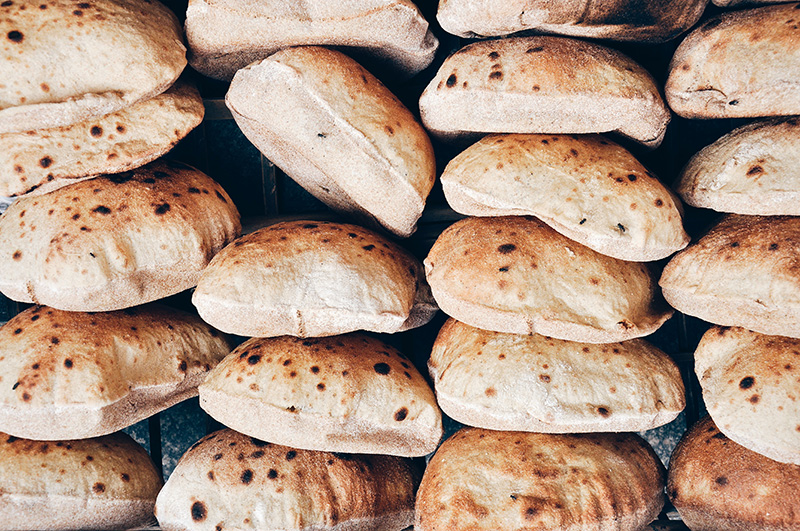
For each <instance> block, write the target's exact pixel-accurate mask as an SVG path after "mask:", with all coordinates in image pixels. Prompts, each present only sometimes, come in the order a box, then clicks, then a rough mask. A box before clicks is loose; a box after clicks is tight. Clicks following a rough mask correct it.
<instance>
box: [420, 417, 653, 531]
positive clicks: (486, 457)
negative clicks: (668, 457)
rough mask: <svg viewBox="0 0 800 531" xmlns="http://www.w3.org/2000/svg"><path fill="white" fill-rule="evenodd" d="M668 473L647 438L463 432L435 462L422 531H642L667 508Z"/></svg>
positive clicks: (423, 500) (424, 494) (424, 492)
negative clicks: (554, 530)
mask: <svg viewBox="0 0 800 531" xmlns="http://www.w3.org/2000/svg"><path fill="white" fill-rule="evenodd" d="M664 475H665V471H664V466H663V465H662V464H661V461H659V460H658V457H657V456H656V455H655V453H653V450H652V449H651V448H650V447H649V446H648V445H647V443H646V442H644V441H643V440H642V439H641V438H640V437H638V436H636V435H634V434H629V433H624V434H622V433H620V434H581V435H552V434H539V433H522V432H502V431H489V430H480V429H475V428H465V429H462V430H461V431H459V432H458V433H456V434H455V435H453V436H452V437H451V438H450V439H448V440H447V441H446V442H445V443H444V444H442V446H441V447H440V448H439V450H438V451H437V452H436V454H435V455H434V456H433V458H432V459H431V461H430V463H429V464H428V467H427V468H426V470H425V475H424V476H423V478H422V483H421V485H420V488H419V492H418V493H417V504H416V521H415V524H414V529H415V530H416V531H462V530H463V531H466V530H470V531H482V530H486V531H489V530H491V531H495V530H498V529H518V530H526V531H534V530H541V531H545V530H552V529H559V530H563V531H589V530H591V531H640V530H642V529H644V528H645V527H646V526H647V524H648V523H650V522H651V521H653V520H654V519H655V518H656V517H657V516H658V513H659V511H660V510H661V507H662V505H663V504H664V494H663V489H664Z"/></svg>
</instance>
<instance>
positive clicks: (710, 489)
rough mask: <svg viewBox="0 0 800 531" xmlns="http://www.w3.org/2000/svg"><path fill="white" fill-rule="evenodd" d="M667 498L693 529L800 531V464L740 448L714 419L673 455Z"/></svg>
mask: <svg viewBox="0 0 800 531" xmlns="http://www.w3.org/2000/svg"><path fill="white" fill-rule="evenodd" d="M667 494H668V496H669V499H670V501H671V502H672V504H673V505H674V506H675V508H676V509H678V513H680V515H681V519H682V520H683V521H684V523H685V524H686V525H687V526H688V527H689V529H691V530H692V531H749V530H752V529H759V530H761V531H797V530H798V529H800V511H798V510H797V504H798V500H800V466H797V465H790V464H786V463H779V462H777V461H773V460H772V459H768V458H766V457H764V456H763V455H759V454H757V453H755V452H752V451H750V450H748V449H747V448H745V447H744V446H740V445H738V444H736V443H735V442H733V441H731V440H730V439H728V438H727V437H725V435H724V434H722V432H720V431H719V429H718V428H717V427H716V426H715V425H714V422H713V421H712V420H711V417H706V418H704V419H703V420H701V421H700V422H698V423H696V424H695V425H694V426H693V427H692V428H691V429H690V430H689V431H688V432H686V434H685V435H684V436H683V438H682V439H681V442H680V443H679V444H678V446H677V448H675V451H674V452H673V453H672V458H671V459H670V464H669V477H668V479H667Z"/></svg>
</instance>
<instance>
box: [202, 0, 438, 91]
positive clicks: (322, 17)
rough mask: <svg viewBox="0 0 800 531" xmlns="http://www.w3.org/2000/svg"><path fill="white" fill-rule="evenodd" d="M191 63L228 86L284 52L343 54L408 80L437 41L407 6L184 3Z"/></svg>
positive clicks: (268, 0) (397, 2) (354, 0)
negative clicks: (320, 48) (372, 61)
mask: <svg viewBox="0 0 800 531" xmlns="http://www.w3.org/2000/svg"><path fill="white" fill-rule="evenodd" d="M186 40H187V41H188V43H189V63H190V64H191V65H192V67H194V68H195V69H196V70H197V71H199V72H201V73H203V74H205V75H207V76H210V77H213V78H216V79H223V80H230V79H231V78H232V77H233V75H234V74H235V73H236V71H237V70H239V69H241V68H244V67H246V66H247V65H249V64H250V63H252V62H255V61H259V60H261V59H264V58H265V57H267V56H269V55H271V54H273V53H275V52H277V51H278V50H280V49H282V48H289V47H292V46H308V45H325V46H344V47H347V48H349V49H350V52H351V53H352V52H355V53H362V54H364V55H366V56H372V57H376V58H378V59H380V60H382V61H383V62H386V63H388V64H389V65H390V66H392V67H393V70H395V71H399V72H400V73H401V74H403V75H406V76H411V75H414V74H416V73H418V72H419V71H421V70H422V69H424V68H425V67H426V66H428V65H429V64H430V63H431V61H433V56H434V54H435V53H436V48H438V46H439V41H438V40H437V39H436V37H435V36H434V35H433V33H431V31H430V30H429V29H428V21H426V20H425V18H424V17H423V16H422V14H421V13H420V12H419V9H418V8H417V6H416V5H414V4H413V3H412V2H410V1H409V0H344V1H339V2H329V1H326V0H311V1H308V0H303V1H300V0H290V1H288V2H287V1H285V0H258V1H253V0H190V1H189V5H188V8H187V10H186Z"/></svg>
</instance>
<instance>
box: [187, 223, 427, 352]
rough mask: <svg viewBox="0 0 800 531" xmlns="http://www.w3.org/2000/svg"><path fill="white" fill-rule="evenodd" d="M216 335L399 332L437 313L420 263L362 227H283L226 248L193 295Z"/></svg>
mask: <svg viewBox="0 0 800 531" xmlns="http://www.w3.org/2000/svg"><path fill="white" fill-rule="evenodd" d="M192 302H193V303H194V305H195V306H196V307H197V310H198V312H199V313H200V316H201V317H202V318H203V319H204V320H205V321H206V322H208V323H210V324H211V325H213V326H215V327H216V328H218V329H220V330H222V331H224V332H228V333H231V334H237V335H240V336H249V337H275V336H282V335H291V336H298V337H316V336H331V335H337V334H344V333H347V332H353V331H356V330H369V331H373V332H381V333H388V334H391V333H394V332H399V331H402V330H407V329H410V328H416V327H417V326H421V325H423V324H425V323H427V322H428V321H430V320H431V318H432V317H433V315H434V313H435V312H436V310H437V307H436V305H435V303H434V301H433V298H432V296H431V293H430V288H429V287H428V284H427V282H426V281H425V276H424V272H423V269H422V264H420V263H419V261H418V260H417V259H416V258H415V257H414V256H413V255H411V254H410V253H409V252H408V251H406V250H404V249H402V248H401V247H400V246H398V245H397V244H395V243H393V242H390V241H389V240H387V239H385V238H384V237H382V236H380V235H378V234H377V233H375V232H372V231H370V230H368V229H365V228H363V227H359V226H357V225H351V224H347V223H334V222H325V221H307V220H298V221H285V222H280V223H276V224H274V225H270V226H268V227H265V228H262V229H259V230H257V231H255V232H253V233H251V234H248V235H246V236H243V237H242V238H239V239H238V240H236V241H235V242H234V243H232V244H231V245H229V246H228V247H226V248H225V249H224V250H223V251H222V252H221V253H220V254H219V255H217V256H216V257H215V258H214V259H213V260H212V261H211V264H209V266H208V268H206V269H205V270H204V271H203V274H202V277H201V279H200V282H199V283H198V285H197V289H196V290H195V292H194V295H193V296H192Z"/></svg>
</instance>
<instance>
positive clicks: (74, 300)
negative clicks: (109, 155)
mask: <svg viewBox="0 0 800 531" xmlns="http://www.w3.org/2000/svg"><path fill="white" fill-rule="evenodd" d="M240 230H241V226H240V223H239V213H238V211H237V210H236V206H235V205H234V204H233V201H232V200H231V199H230V197H228V195H227V194H226V193H225V191H224V190H223V189H222V187H220V186H219V185H218V184H217V183H215V182H214V181H213V180H211V178H210V177H208V176H207V175H205V174H203V173H202V172H200V171H198V170H195V169H194V168H191V167H189V166H186V165H185V164H180V163H177V162H168V161H156V162H153V163H151V164H148V165H146V166H143V167H141V168H137V169H136V170H133V171H130V172H125V173H118V174H113V175H104V176H101V177H97V178H95V179H90V180H86V181H81V182H78V183H75V184H72V185H70V186H65V187H64V188H60V189H58V190H55V191H54V192H51V193H49V194H46V195H45V196H41V197H26V198H20V199H18V200H17V201H15V202H14V203H13V204H12V205H11V206H10V207H9V208H8V210H6V212H5V214H3V216H2V217H0V270H2V271H3V275H2V277H0V291H2V292H3V293H4V294H5V295H6V296H8V297H9V298H11V299H14V300H19V301H23V302H36V303H40V304H46V305H48V306H53V307H56V308H60V309H64V310H70V311H109V310H116V309H121V308H127V307H130V306H135V305H137V304H143V303H145V302H149V301H152V300H156V299H160V298H163V297H166V296H168V295H172V294H174V293H177V292H179V291H182V290H184V289H188V288H190V287H192V286H194V285H195V283H196V282H197V278H198V277H199V273H200V270H202V269H203V268H204V267H205V266H206V264H207V263H208V261H209V260H210V259H211V257H212V256H213V255H214V254H215V253H216V252H217V251H219V250H220V249H221V248H222V247H224V246H225V244H227V243H228V242H229V241H231V240H232V239H233V238H234V237H236V235H238V233H239V232H240Z"/></svg>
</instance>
